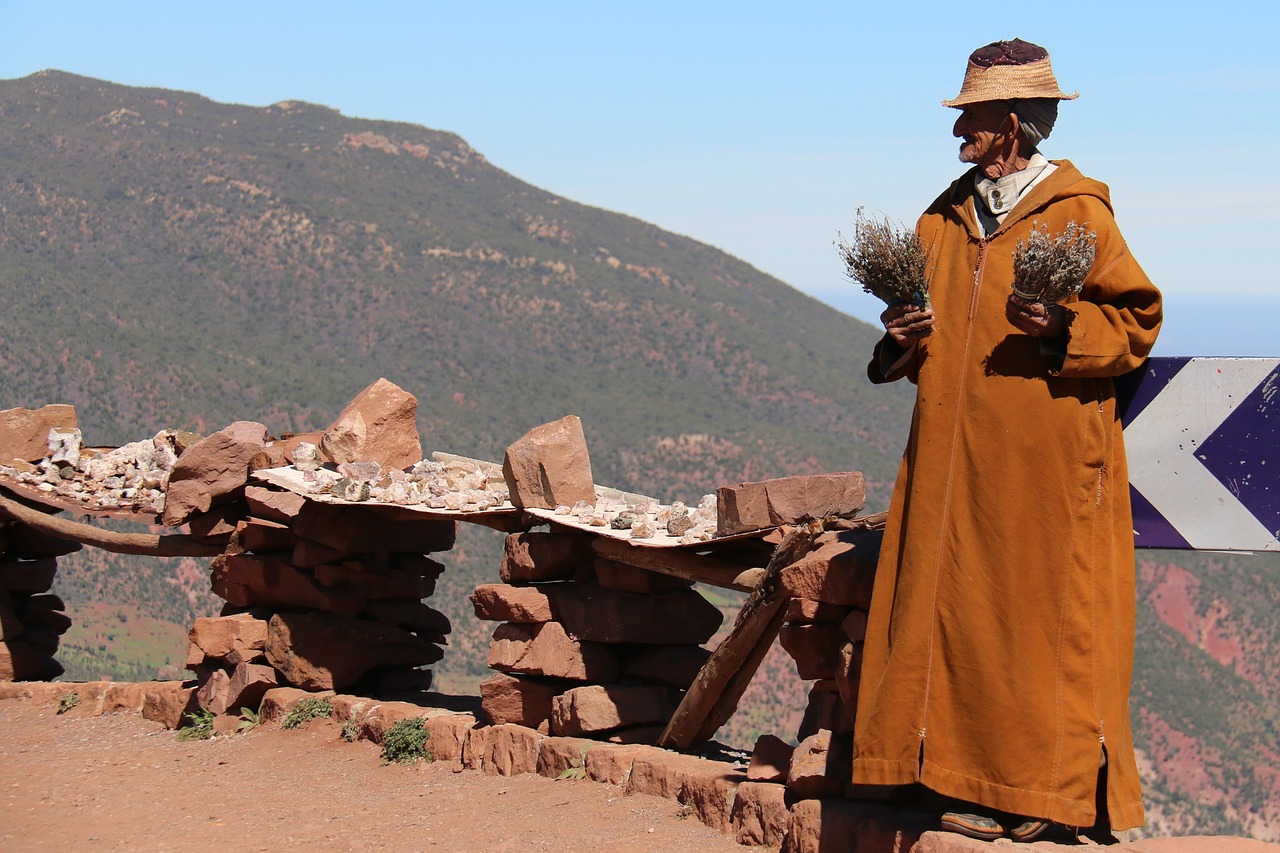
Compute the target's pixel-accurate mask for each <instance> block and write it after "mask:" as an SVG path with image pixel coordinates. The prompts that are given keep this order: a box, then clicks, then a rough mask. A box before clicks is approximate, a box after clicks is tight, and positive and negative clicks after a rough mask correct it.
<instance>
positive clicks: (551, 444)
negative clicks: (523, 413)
mask: <svg viewBox="0 0 1280 853" xmlns="http://www.w3.org/2000/svg"><path fill="white" fill-rule="evenodd" d="M502 475H503V477H504V479H506V481H507V488H508V489H510V490H511V502H512V503H513V504H515V505H516V506H517V507H540V508H542V509H555V508H556V507H557V506H559V505H561V504H563V505H565V506H573V505H574V504H575V503H577V502H578V501H586V502H588V503H592V504H594V503H595V501H596V489H595V485H594V481H593V479H592V475H591V455H590V454H589V453H588V452H587V438H586V436H585V435H584V434H583V431H582V421H581V420H580V419H579V418H578V416H577V415H568V416H566V417H563V418H561V419H560V420H558V421H553V422H551V423H549V424H543V425H542V426H538V427H534V428H533V429H531V430H529V432H527V433H525V434H524V435H522V436H521V437H520V438H518V439H516V441H515V442H513V443H512V444H511V446H510V447H508V448H507V452H506V454H505V455H504V457H503V460H502Z"/></svg>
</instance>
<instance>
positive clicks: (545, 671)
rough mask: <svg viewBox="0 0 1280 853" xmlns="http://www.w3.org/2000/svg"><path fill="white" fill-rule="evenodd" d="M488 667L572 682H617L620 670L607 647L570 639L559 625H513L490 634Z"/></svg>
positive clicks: (546, 623)
mask: <svg viewBox="0 0 1280 853" xmlns="http://www.w3.org/2000/svg"><path fill="white" fill-rule="evenodd" d="M489 666H490V668H492V669H498V670H502V671H504V672H511V673H519V674H522V675H542V676H549V677H552V678H567V679H571V680H574V681H593V682H610V681H616V680H617V678H618V673H619V671H620V667H619V665H618V660H617V658H616V657H614V655H613V653H612V652H611V651H610V650H609V647H608V646H606V645H603V644H601V643H584V642H579V641H577V640H575V639H572V638H571V637H570V636H569V635H568V634H567V633H566V632H565V629H564V626H563V625H561V624H560V623H559V622H544V623H542V624H541V625H516V624H512V623H509V622H504V623H503V624H501V625H499V626H498V628H497V630H496V631H494V632H493V643H492V645H490V646H489Z"/></svg>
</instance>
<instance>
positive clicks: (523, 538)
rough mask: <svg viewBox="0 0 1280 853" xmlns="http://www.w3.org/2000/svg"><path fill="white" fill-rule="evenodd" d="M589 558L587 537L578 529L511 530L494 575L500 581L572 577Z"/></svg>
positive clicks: (564, 578)
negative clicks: (547, 530) (564, 531)
mask: <svg viewBox="0 0 1280 853" xmlns="http://www.w3.org/2000/svg"><path fill="white" fill-rule="evenodd" d="M593 559H594V557H593V556H592V553H591V537H590V536H586V535H583V534H581V533H539V532H528V533H512V534H511V535H510V536H508V537H507V541H506V544H505V546H504V548H503V553H502V565H501V566H500V567H499V569H498V575H499V577H501V578H502V580H503V582H504V583H521V582H526V581H551V580H572V579H573V578H574V577H575V576H576V575H577V573H578V569H579V568H580V567H581V566H582V565H583V564H586V563H591V562H592V561H593Z"/></svg>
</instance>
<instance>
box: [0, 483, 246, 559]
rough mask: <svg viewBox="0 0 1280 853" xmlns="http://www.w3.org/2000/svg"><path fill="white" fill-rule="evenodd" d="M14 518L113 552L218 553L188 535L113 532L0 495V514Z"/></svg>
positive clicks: (216, 548)
mask: <svg viewBox="0 0 1280 853" xmlns="http://www.w3.org/2000/svg"><path fill="white" fill-rule="evenodd" d="M2 515H8V516H10V517H11V518H13V519H14V520H16V521H18V522H20V523H22V524H25V525H26V526H27V527H32V528H35V529H36V530H39V531H40V532H41V533H47V534H49V535H50V536H55V537H57V538H59V539H68V540H70V541H72V542H79V543H80V544H81V545H92V546H93V547H95V548H101V549H102V550H104V551H114V552H115V553H117V554H138V555H141V556H144V557H216V556H217V555H219V554H221V553H222V550H223V549H222V546H221V545H206V544H204V543H202V542H197V541H196V540H194V539H192V538H191V537H190V536H183V535H181V534H174V535H172V536H156V535H154V534H151V533H116V532H115V531H112V530H103V529H102V528H101V527H94V526H93V525H91V524H82V523H80V522H78V521H69V520H68V519H65V518H58V517H57V516H52V515H45V514H44V513H43V512H40V511H39V510H35V509H32V508H31V507H29V506H24V505H23V504H20V503H18V502H17V501H14V500H10V499H9V498H7V497H5V496H3V495H0V516H2Z"/></svg>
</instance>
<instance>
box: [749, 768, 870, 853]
mask: <svg viewBox="0 0 1280 853" xmlns="http://www.w3.org/2000/svg"><path fill="white" fill-rule="evenodd" d="M786 796H787V789H786V786H784V785H777V784H771V783H768V782H743V783H742V784H741V785H739V786H738V791H737V796H736V797H734V800H733V811H732V813H731V814H730V817H729V823H730V826H731V827H732V831H733V833H734V837H735V838H736V839H737V841H738V843H739V844H743V845H746V846H749V847H776V846H778V845H779V844H781V843H782V838H783V836H785V835H786V833H787V821H788V820H789V819H790V817H791V813H790V811H789V809H788V808H787V802H786ZM889 849H890V850H892V848H889Z"/></svg>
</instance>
